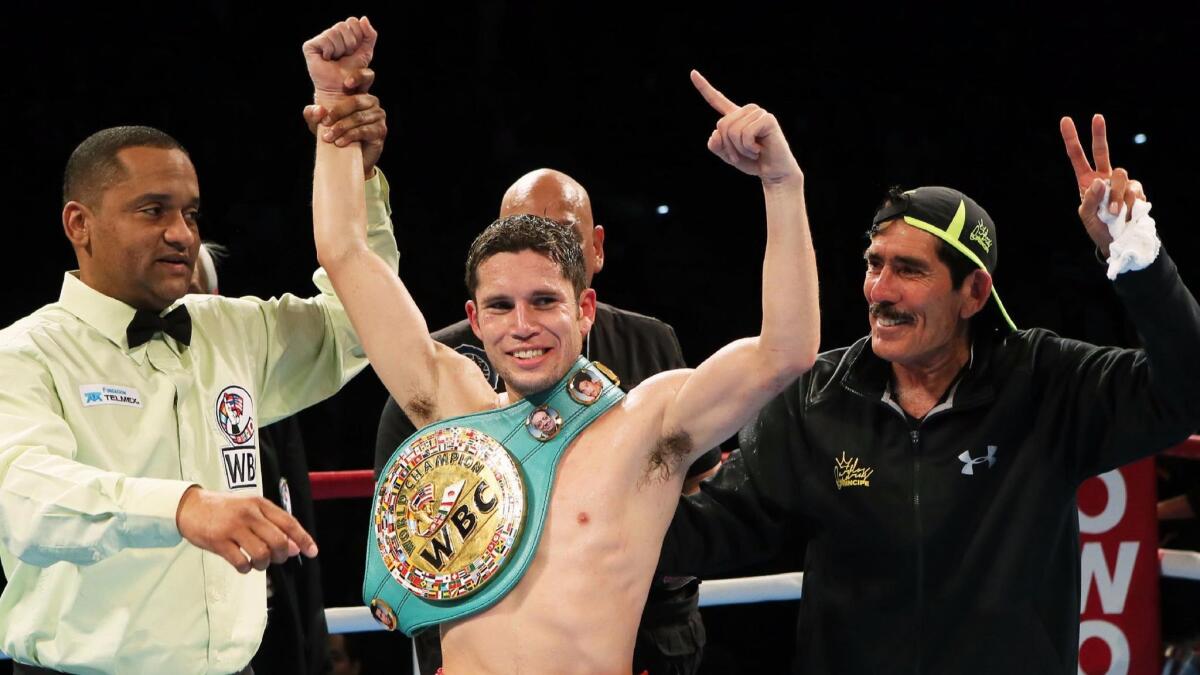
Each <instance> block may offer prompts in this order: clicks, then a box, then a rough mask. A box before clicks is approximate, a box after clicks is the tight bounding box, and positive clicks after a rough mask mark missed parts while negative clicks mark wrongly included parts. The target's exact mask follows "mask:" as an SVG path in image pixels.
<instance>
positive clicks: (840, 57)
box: [0, 0, 1200, 632]
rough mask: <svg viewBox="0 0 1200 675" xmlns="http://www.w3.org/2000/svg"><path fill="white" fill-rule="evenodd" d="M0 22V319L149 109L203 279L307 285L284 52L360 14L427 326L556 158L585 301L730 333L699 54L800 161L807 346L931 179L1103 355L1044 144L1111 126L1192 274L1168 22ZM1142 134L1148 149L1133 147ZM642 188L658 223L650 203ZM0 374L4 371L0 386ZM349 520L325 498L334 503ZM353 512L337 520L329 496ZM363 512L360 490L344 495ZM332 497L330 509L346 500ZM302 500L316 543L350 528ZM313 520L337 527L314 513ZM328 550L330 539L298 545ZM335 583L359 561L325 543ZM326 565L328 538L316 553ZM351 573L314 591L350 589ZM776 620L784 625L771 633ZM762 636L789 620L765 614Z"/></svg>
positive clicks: (729, 273) (754, 237) (235, 15)
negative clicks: (180, 171) (869, 235)
mask: <svg viewBox="0 0 1200 675" xmlns="http://www.w3.org/2000/svg"><path fill="white" fill-rule="evenodd" d="M46 7H47V9H44V10H37V11H32V10H29V9H26V10H24V11H17V10H6V11H9V12H10V13H9V14H7V16H6V19H7V21H6V22H5V23H6V24H7V26H6V30H4V31H3V33H4V38H3V39H2V40H0V53H2V54H3V56H4V62H5V63H6V64H7V65H8V66H9V67H8V68H7V69H6V72H4V73H3V75H2V76H0V77H2V78H3V83H2V85H0V86H2V87H3V90H4V96H5V105H4V111H5V115H4V117H5V121H6V122H7V123H6V124H5V125H4V131H3V133H2V134H0V139H2V140H0V148H2V150H3V156H4V157H5V159H6V160H7V161H5V162H4V164H5V169H4V171H5V173H6V174H7V175H6V180H5V181H4V185H5V188H4V189H5V193H4V197H5V203H6V204H8V205H9V213H8V214H7V221H6V223H5V225H6V227H7V229H8V232H9V236H8V237H7V238H6V243H5V245H3V246H2V247H0V269H3V270H4V271H5V272H6V273H7V274H8V279H9V288H10V292H9V293H6V294H5V295H4V299H3V301H2V302H0V324H7V323H10V322H12V321H13V320H16V319H17V318H19V317H21V316H23V315H25V314H27V313H29V312H31V311H33V310H34V309H36V308H37V307H38V306H40V305H42V304H45V303H48V302H52V301H53V300H54V299H56V298H57V294H58V289H59V286H60V284H61V274H62V271H64V270H66V269H72V268H74V261H73V254H72V252H71V250H70V247H69V246H68V244H67V242H66V240H65V238H64V236H63V234H62V231H61V227H60V223H59V211H60V207H61V204H60V196H59V195H60V181H61V170H62V166H63V164H64V163H65V161H66V158H67V156H68V154H69V153H70V151H71V150H72V149H73V148H74V146H75V145H76V144H77V143H79V141H81V140H82V139H83V138H84V137H86V136H87V135H89V134H90V133H92V132H94V131H96V130H98V129H100V128H103V127H107V126H112V125H117V124H149V125H152V126H156V127H159V128H162V129H164V130H165V131H167V132H169V133H171V134H172V135H174V136H176V137H177V138H178V139H179V140H180V141H181V142H182V143H183V144H184V145H185V146H186V147H187V148H188V149H189V150H190V152H191V155H192V158H193V160H194V162H195V164H196V167H197V171H198V172H199V175H200V183H201V190H202V194H203V207H202V211H203V226H202V233H203V235H204V237H205V238H206V239H212V240H216V241H218V242H221V243H223V244H226V245H228V246H229V247H230V248H231V249H232V251H233V256H232V257H231V259H230V260H229V261H228V262H227V263H226V265H225V267H224V269H223V270H222V272H221V287H222V290H223V291H224V292H225V293H226V294H254V295H259V296H263V297H266V296H270V295H275V294H280V293H284V292H295V293H300V294H308V293H310V292H311V289H312V287H311V284H310V282H309V280H308V279H309V275H310V274H311V272H312V269H313V268H314V267H315V265H316V257H315V254H314V252H313V244H312V234H311V221H310V214H309V204H310V197H311V187H310V183H311V167H312V161H311V157H312V141H311V139H310V137H309V136H308V134H307V131H306V129H305V128H304V125H303V122H302V120H301V117H300V110H301V108H302V106H303V105H304V104H305V103H306V102H307V101H308V100H309V97H310V94H311V92H310V86H309V83H308V78H307V75H306V73H305V69H304V63H303V59H302V57H301V54H300V44H301V43H302V42H303V40H305V39H306V38H308V37H310V36H311V35H313V34H315V33H316V32H318V31H319V30H321V29H323V28H325V27H327V26H328V25H330V24H331V23H332V22H334V21H336V20H339V19H343V18H345V17H346V15H347V14H348V13H350V12H354V13H356V14H363V13H366V14H367V15H369V16H370V17H371V19H372V22H373V23H374V24H375V25H376V27H377V28H378V29H379V31H380V41H379V45H378V48H377V51H376V57H375V62H374V64H373V66H374V68H375V69H376V71H377V72H378V80H377V83H376V86H375V88H374V93H376V94H377V95H378V96H379V97H380V98H381V99H382V101H383V105H384V107H385V108H386V109H387V111H388V113H389V128H390V134H389V138H388V142H387V147H386V149H385V151H384V156H383V159H382V161H381V164H380V165H381V166H382V167H383V169H384V170H385V172H386V173H387V176H388V178H389V180H390V182H391V185H392V204H393V207H394V209H395V214H394V220H395V223H396V231H397V235H398V239H399V242H400V247H401V251H402V255H403V257H402V260H401V276H402V278H403V279H404V280H405V281H406V283H407V284H408V287H409V289H410V290H411V292H412V293H413V295H414V296H415V298H416V299H417V301H418V303H419V304H420V305H421V307H422V308H423V309H424V311H425V315H426V318H427V320H428V323H429V325H430V327H431V328H437V327H440V326H443V325H445V324H448V323H450V322H452V321H455V320H457V319H459V318H461V316H462V315H463V310H462V304H463V301H464V299H465V292H464V290H463V289H462V285H461V277H462V272H461V270H462V261H463V258H464V255H465V251H466V248H467V245H468V244H469V242H470V240H471V239H472V238H473V237H474V235H475V234H476V233H477V232H478V231H479V230H480V229H481V228H482V227H483V226H484V225H486V224H487V223H488V222H490V220H491V219H492V218H493V217H494V216H495V213H496V210H497V207H498V204H499V199H500V195H501V194H502V192H503V191H504V189H505V187H507V185H508V184H509V183H511V182H512V181H513V180H514V179H515V178H516V177H518V176H519V175H520V174H522V173H524V172H526V171H528V170H531V169H534V168H537V167H540V166H550V167H554V168H558V169H561V170H563V171H566V172H567V173H569V174H571V175H573V176H575V177H576V178H577V179H579V180H580V181H581V182H582V183H583V184H584V185H585V186H587V188H588V189H589V191H590V192H591V196H592V200H593V204H594V207H595V215H596V222H597V223H600V224H603V225H605V227H606V228H607V230H608V245H607V249H608V256H609V257H608V262H607V265H606V267H605V270H604V271H603V273H602V274H601V275H600V276H598V277H597V279H596V287H597V289H598V291H599V295H600V297H601V299H603V300H605V301H608V302H611V303H613V304H616V305H618V306H621V307H625V308H629V309H634V310H637V311H641V312H644V313H647V314H651V315H654V316H658V317H660V318H662V319H664V320H666V321H668V322H670V323H671V324H673V325H674V326H675V327H676V329H677V331H678V334H679V337H680V339H681V341H682V343H683V346H684V351H685V354H686V356H687V357H688V360H689V361H690V362H692V363H697V362H699V361H700V360H702V359H703V358H704V357H705V356H707V355H708V354H710V353H712V352H713V351H714V350H715V349H716V348H717V347H719V346H720V345H722V344H724V343H726V342H728V341H730V340H732V339H734V338H736V337H741V336H745V335H752V334H755V333H756V332H757V327H758V322H759V320H760V306H761V305H760V302H759V298H760V295H761V283H760V268H761V257H762V246H763V242H764V226H763V217H762V205H761V197H760V191H759V189H758V186H757V184H756V181H755V180H754V179H752V178H749V177H747V176H744V175H741V174H739V173H737V172H736V171H735V170H733V169H732V168H730V167H728V166H725V165H724V164H723V163H722V162H720V161H719V160H718V159H716V158H715V157H713V156H711V155H710V154H709V153H708V152H707V150H706V149H705V147H704V143H705V140H706V139H707V136H708V133H709V131H710V129H711V128H712V125H713V123H714V122H715V120H716V115H715V114H714V113H713V112H712V111H711V110H710V109H709V108H708V107H707V105H706V104H705V103H704V102H703V101H702V100H701V99H700V97H699V96H698V95H697V94H696V93H695V91H694V90H693V88H692V86H691V84H690V83H689V81H688V77H687V73H688V70H689V69H690V68H692V67H696V68H698V69H699V70H701V72H703V73H704V74H705V75H707V76H708V77H709V79H710V80H711V81H712V82H713V83H714V84H715V85H716V86H717V87H719V88H721V89H722V90H724V91H725V93H726V94H727V95H729V96H730V97H731V98H733V99H734V100H735V101H738V102H747V101H754V102H757V103H759V104H761V105H763V106H764V107H766V108H767V109H768V110H771V111H772V112H774V113H775V114H776V115H777V116H778V118H779V120H780V122H781V123H782V125H783V128H784V131H785V133H786V134H787V136H788V138H789V140H790V143H791V146H792V149H793V151H794V152H795V154H796V156H797V158H798V159H799V161H800V164H801V166H802V167H803V168H804V170H805V173H806V177H807V194H808V207H809V214H810V217H811V222H812V228H813V237H814V239H815V242H816V246H817V251H818V258H819V267H820V275H821V282H822V335H823V345H824V346H825V347H826V348H833V347H837V346H839V345H842V344H845V343H848V342H849V341H851V340H853V339H854V338H856V337H858V336H859V335H861V334H862V333H864V332H865V328H866V324H865V321H864V319H865V316H864V303H863V300H862V295H861V279H862V276H861V275H862V271H861V268H862V263H861V257H860V254H861V251H862V249H863V247H864V239H863V236H862V233H863V232H864V231H865V229H866V228H867V226H868V225H869V221H870V217H871V214H872V213H873V210H874V207H875V206H876V204H877V203H878V201H879V199H880V197H881V195H882V193H883V191H884V190H885V189H886V187H887V186H889V185H893V184H899V185H903V186H907V187H912V186H917V185H922V184H945V185H951V186H954V187H957V188H959V189H961V190H963V191H964V192H966V193H968V194H970V195H971V196H973V197H974V198H975V199H976V200H977V201H979V202H980V203H981V204H982V205H983V206H984V207H985V208H987V209H988V210H989V212H990V213H991V215H992V216H993V218H994V220H995V221H996V223H997V225H998V228H999V232H1000V237H999V243H1000V246H1001V251H1002V255H1001V257H1000V261H1001V264H1000V268H999V272H998V274H997V275H996V281H997V285H998V288H999V289H1000V291H1001V294H1002V297H1003V298H1004V300H1005V304H1006V305H1007V306H1008V308H1009V310H1010V313H1011V314H1012V315H1013V317H1014V319H1015V320H1016V321H1017V323H1018V324H1019V325H1020V326H1022V327H1028V326H1034V325H1040V326H1045V327H1049V328H1052V329H1054V330H1057V331H1058V332H1060V333H1063V334H1066V335H1070V336H1073V337H1080V338H1084V339H1089V340H1092V341H1097V342H1106V343H1116V342H1120V343H1127V342H1128V341H1129V340H1130V339H1131V338H1132V336H1131V335H1130V334H1129V332H1128V329H1127V328H1125V327H1124V324H1123V322H1122V316H1121V312H1120V309H1119V307H1118V306H1117V305H1116V301H1115V299H1114V296H1113V293H1112V291H1111V288H1110V286H1109V285H1108V283H1107V281H1106V280H1105V279H1104V271H1103V267H1102V266H1100V265H1099V264H1098V263H1096V262H1095V260H1094V259H1093V252H1092V246H1091V243H1090V241H1089V240H1088V239H1087V237H1086V235H1085V234H1084V232H1083V228H1082V226H1081V225H1080V224H1079V222H1078V219H1077V217H1076V215H1075V207H1076V205H1077V204H1078V199H1077V194H1076V189H1075V185H1074V179H1073V176H1072V174H1071V170H1070V167H1069V164H1068V163H1067V161H1066V158H1065V156H1064V153H1063V149H1062V142H1061V140H1060V138H1059V134H1058V119H1059V117H1060V116H1062V115H1071V116H1073V117H1074V118H1075V119H1076V121H1077V124H1079V125H1080V127H1081V129H1083V130H1084V135H1085V137H1086V135H1087V132H1086V129H1087V125H1088V119H1089V117H1090V115H1091V113H1093V112H1103V113H1105V115H1106V116H1107V118H1108V121H1109V128H1110V135H1109V140H1110V144H1111V147H1112V154H1113V158H1114V161H1115V162H1116V163H1117V164H1118V165H1123V166H1126V167H1128V168H1129V170H1130V172H1131V174H1132V175H1133V176H1134V177H1136V178H1138V179H1140V180H1142V181H1143V182H1144V183H1145V185H1146V189H1147V192H1148V193H1149V195H1150V197H1151V199H1152V200H1153V201H1154V205H1155V208H1154V213H1153V215H1154V216H1155V217H1156V219H1157V220H1158V223H1159V231H1160V234H1161V236H1162V238H1163V240H1164V241H1165V242H1166V244H1167V245H1168V246H1169V248H1170V250H1171V251H1172V254H1173V257H1174V258H1175V259H1176V260H1177V261H1178V262H1179V263H1180V265H1181V267H1183V268H1184V269H1183V273H1184V276H1185V279H1186V280H1187V281H1189V283H1192V284H1193V285H1194V282H1195V280H1196V279H1197V276H1196V275H1197V274H1200V265H1196V264H1194V260H1193V258H1194V256H1193V255H1191V254H1192V252H1194V251H1195V250H1196V247H1195V244H1196V240H1197V235H1196V233H1195V228H1196V225H1195V222H1194V221H1195V219H1194V216H1192V215H1189V214H1191V213H1193V212H1194V210H1195V203H1196V202H1195V199H1196V193H1197V190H1196V187H1197V178H1198V176H1197V170H1196V165H1195V163H1194V161H1193V155H1194V153H1195V152H1196V148H1197V143H1196V130H1195V128H1194V127H1195V123H1194V122H1193V117H1194V113H1193V108H1192V104H1191V101H1192V99H1193V96H1192V95H1191V89H1192V88H1193V87H1194V83H1195V81H1196V78H1195V73H1196V65H1197V63H1198V61H1197V56H1200V49H1198V47H1197V28H1198V25H1197V24H1198V21H1197V15H1196V12H1195V10H1190V9H1185V10H1181V9H1176V10H1171V11H1162V10H1159V9H1153V8H1151V7H1150V6H1148V5H1145V4H1138V3H1130V4H1122V5H1101V4H1093V3H1070V4H1069V5H1064V6H1063V7H1061V8H1057V7H1048V6H1043V5H1032V4H1031V5H1022V4H1010V3H988V5H987V7H986V9H980V8H977V7H975V6H973V5H965V4H964V5H962V6H958V5H955V6H950V5H947V6H934V7H923V8H913V7H905V6H901V5H894V6H889V7H877V6H871V5H866V4H860V3H834V4H831V5H825V6H820V7H814V6H810V5H807V4H804V3H787V4H773V3H753V2H741V3H722V4H718V5H710V6H705V5H701V4H699V3H691V4H687V5H678V6H674V7H672V6H667V5H663V6H660V5H658V4H656V3H649V2H643V3H640V4H611V3H578V4H576V3H517V2H491V3H483V4H469V3H409V2H403V3H402V2H390V3H379V2H364V3H354V4H345V3H341V4H339V5H338V6H336V7H333V6H330V5H329V4H326V3H315V2H292V3H288V4H287V5H284V6H279V7H277V6H275V5H272V4H269V3H261V4H260V3H250V2H242V3H236V2H228V1H220V0H213V1H209V2H195V3H164V2H135V3H124V4H121V5H115V4H114V5H112V6H100V3H92V4H87V5H84V4H72V3H53V4H49V5H47V6H46ZM1136 133H1144V134H1146V135H1147V137H1148V142H1146V143H1145V144H1143V145H1135V144H1134V143H1133V136H1134V134H1136ZM659 204H666V205H668V206H669V208H670V211H669V213H668V214H667V215H659V214H657V213H656V207H657V206H658V205H659ZM0 377H2V374H0ZM384 396H385V393H384V390H383V388H382V387H381V386H380V384H379V383H378V381H377V380H376V379H375V378H374V376H373V375H371V374H370V373H369V372H368V373H365V374H364V375H363V376H361V377H359V378H358V379H357V380H355V382H353V383H352V384H351V385H349V386H348V387H347V389H346V390H345V391H344V392H343V393H342V394H341V395H340V396H339V397H337V398H336V399H334V400H333V401H330V402H327V403H325V404H322V405H321V406H318V407H317V408H315V409H314V410H312V411H309V412H307V413H305V414H304V415H303V416H302V418H301V421H302V424H303V426H304V429H305V432H306V436H307V437H306V441H307V444H308V446H309V448H310V454H311V455H312V460H311V462H312V464H313V468H314V469H333V468H366V467H369V466H370V465H371V448H372V445H373V439H374V433H375V422H376V420H377V417H378V412H379V409H380V407H381V404H382V402H383V399H384ZM346 508H352V507H350V506H347V507H346ZM354 508H357V507H354ZM363 508H364V509H365V507H363ZM355 513H357V512H355ZM359 517H360V516H359V515H352V516H350V515H347V516H345V517H343V516H342V515H340V514H338V513H333V514H332V515H330V514H326V515H324V516H322V518H323V520H322V521H321V525H320V527H323V528H324V530H323V532H326V533H331V531H333V530H337V529H345V530H353V529H361V528H357V526H351V525H349V524H348V523H347V522H343V521H350V522H352V523H359V524H361V523H363V522H365V520H358V519H359ZM330 521H333V522H330ZM331 534H332V533H331ZM322 541H326V539H322ZM347 546H348V547H349V550H348V551H347V555H346V556H345V557H346V559H347V560H348V561H349V567H348V568H347V571H346V572H345V576H346V577H350V576H352V575H353V573H352V572H351V571H349V569H350V567H353V568H355V569H357V567H358V563H359V561H360V560H361V553H360V552H359V551H355V550H353V546H352V545H349V544H348V545H347ZM323 550H324V551H325V555H324V556H322V558H323V559H326V566H327V567H330V568H335V573H338V574H340V573H341V572H340V571H339V570H336V566H335V565H333V564H331V563H332V562H333V561H332V560H330V559H329V558H331V557H332V556H331V555H330V552H331V549H330V547H328V546H326V547H324V549H323ZM357 582H358V580H357V579H349V580H348V581H347V582H346V583H345V589H340V588H337V587H338V583H337V582H334V583H331V584H330V586H331V587H332V588H331V590H330V593H331V596H332V597H331V602H335V603H336V604H350V603H354V602H355V601H356V584H357ZM786 622H787V621H786V619H785V620H784V621H783V623H786ZM785 632H786V631H785Z"/></svg>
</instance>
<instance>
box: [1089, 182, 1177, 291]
mask: <svg viewBox="0 0 1200 675" xmlns="http://www.w3.org/2000/svg"><path fill="white" fill-rule="evenodd" d="M1111 190H1112V187H1111V186H1108V187H1105V188H1104V199H1103V200H1101V202H1100V208H1099V209H1098V210H1097V211H1096V215H1097V216H1099V217H1100V220H1102V221H1104V224H1105V225H1108V232H1109V234H1111V235H1112V238H1113V241H1112V243H1111V244H1109V246H1108V278H1109V279H1116V278H1117V275H1118V274H1121V273H1122V272H1128V271H1130V270H1140V269H1145V268H1146V267H1147V266H1149V265H1150V263H1152V262H1154V259H1155V258H1157V257H1158V250H1159V249H1160V248H1162V243H1161V242H1160V241H1159V240H1158V231H1157V230H1155V229H1154V219H1153V218H1151V217H1150V202H1148V201H1145V200H1142V199H1139V200H1137V201H1135V202H1134V203H1133V214H1132V215H1131V216H1130V218H1129V220H1128V222H1126V219H1125V214H1126V212H1127V211H1128V210H1129V207H1128V206H1127V205H1125V204H1121V212H1120V213H1118V214H1116V215H1113V214H1111V213H1109V212H1108V198H1109V193H1110V192H1111Z"/></svg>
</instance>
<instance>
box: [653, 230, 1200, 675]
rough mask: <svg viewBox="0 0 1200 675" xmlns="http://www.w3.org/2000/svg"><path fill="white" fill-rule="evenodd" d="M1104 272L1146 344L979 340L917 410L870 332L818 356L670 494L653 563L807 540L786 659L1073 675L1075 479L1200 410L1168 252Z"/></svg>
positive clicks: (1198, 368)
mask: <svg viewBox="0 0 1200 675" xmlns="http://www.w3.org/2000/svg"><path fill="white" fill-rule="evenodd" d="M1115 287H1116V290H1117V293H1118V295H1119V296H1120V297H1121V299H1122V301H1123V302H1124V304H1125V306H1126V308H1127V309H1128V313H1129V315H1130V317H1131V318H1132V319H1133V322H1134V324H1135V326H1136V327H1137V329H1138V331H1139V333H1140V336H1141V338H1142V342H1143V344H1144V349H1141V350H1130V349H1115V348H1103V347H1095V346H1092V345H1088V344H1085V343H1082V342H1077V341H1074V340H1068V339H1063V338H1060V337H1057V336H1055V335H1053V334H1052V333H1049V332H1047V331H1044V330H1036V329H1035V330H1027V331H1020V332H1018V333H1014V334H1010V335H1007V336H992V337H990V338H987V339H983V338H981V339H977V340H976V341H975V344H974V345H973V348H972V355H971V361H970V363H969V364H968V365H967V366H966V367H965V369H964V372H963V373H962V376H961V378H960V379H959V380H958V383H957V384H956V385H955V386H954V387H952V389H951V390H950V392H948V396H947V398H946V400H945V401H944V402H943V403H942V404H941V405H938V406H937V407H935V408H934V409H933V410H931V411H930V413H929V414H928V415H926V417H925V418H924V419H923V420H921V421H919V422H917V421H914V420H912V419H911V418H909V417H907V416H906V415H905V414H903V412H902V411H901V410H900V409H899V407H898V406H896V405H895V404H894V403H892V402H891V400H890V396H889V395H888V389H889V382H890V381H891V369H890V364H888V363H887V362H885V361H883V360H881V359H879V358H878V357H876V356H875V355H874V353H873V352H872V351H871V347H870V340H869V338H864V339H862V340H859V341H858V342H857V343H855V344H854V345H853V346H851V347H849V348H846V349H839V350H835V351H832V352H828V353H825V354H822V355H821V356H820V357H819V359H818V361H817V363H816V365H815V366H814V367H813V369H812V370H811V371H810V372H809V373H807V374H806V375H804V376H803V377H801V378H800V379H799V380H798V381H797V383H796V384H795V385H793V386H791V387H789V388H788V389H787V390H786V391H785V392H784V393H783V394H781V395H780V396H779V397H778V398H776V399H775V400H774V401H772V402H771V403H770V404H768V405H767V407H766V408H764V409H763V410H762V411H761V412H760V414H759V415H758V416H757V417H756V419H755V420H754V421H753V422H752V423H751V424H750V425H748V426H747V427H746V428H745V429H744V430H743V431H742V434H741V436H740V440H741V448H742V457H740V458H739V459H736V460H735V461H733V462H730V463H727V465H726V466H725V467H723V469H722V471H721V472H720V473H719V474H718V476H717V478H716V479H714V480H713V481H710V483H709V484H708V485H705V486H704V487H703V488H702V494H700V495H698V496H697V497H695V498H689V499H686V500H681V505H680V508H679V510H678V511H677V513H676V517H675V521H674V523H673V524H672V526H671V530H670V532H669V533H668V537H667V542H666V545H665V546H664V552H663V560H662V563H661V567H660V569H662V570H663V571H666V572H672V571H674V572H679V573H691V574H700V575H702V576H703V575H707V574H715V573H719V572H721V571H722V570H725V569H731V568H735V567H744V566H745V565H746V564H747V563H748V562H750V561H751V560H753V559H755V558H758V559H764V558H765V557H766V556H768V555H770V553H771V552H772V551H773V549H774V548H775V547H776V546H777V545H778V544H779V542H780V541H781V539H782V537H789V536H808V537H809V542H808V549H807V554H806V558H805V569H804V573H805V579H804V597H803V598H802V600H801V603H800V619H799V628H798V636H797V652H798V654H797V658H796V662H795V672H798V673H800V672H802V673H863V674H867V673H870V674H875V673H916V674H922V675H924V674H937V675H952V674H953V675H957V674H960V673H1007V674H1014V675H1015V674H1018V673H1019V674H1022V675H1024V674H1026V673H1037V674H1039V675H1040V674H1046V673H1059V674H1061V675H1074V673H1075V672H1076V660H1077V651H1078V641H1079V638H1078V634H1079V592H1080V580H1079V559H1080V558H1079V522H1078V512H1077V509H1076V503H1075V493H1076V489H1077V488H1078V487H1079V484H1080V483H1081V482H1082V481H1083V480H1084V479H1085V478H1087V477H1089V476H1094V475H1096V474H1099V473H1102V472H1104V471H1108V470H1110V469H1113V468H1115V467H1118V466H1120V465H1123V464H1126V463H1128V462H1130V461H1133V460H1136V459H1138V458H1140V457H1144V456H1146V455H1149V454H1151V453H1153V452H1156V451H1158V450H1161V449H1163V448H1165V447H1168V446H1170V445H1173V444H1175V443H1177V442H1179V441H1180V440H1182V439H1183V438H1185V437H1186V436H1187V435H1188V434H1189V433H1190V432H1192V431H1193V430H1194V429H1195V428H1196V427H1197V426H1198V422H1200V397H1198V392H1200V388H1198V387H1197V384H1198V383H1200V359H1198V358H1197V353H1198V352H1200V308H1198V307H1197V304H1196V301H1195V299H1194V298H1193V297H1192V296H1191V294H1190V293H1189V292H1188V291H1187V289H1186V288H1185V287H1184V286H1183V284H1182V282H1181V281H1180V279H1179V277H1178V274H1177V272H1176V269H1175V266H1174V264H1173V263H1172V262H1171V261H1170V259H1169V258H1168V257H1167V255H1166V252H1165V251H1163V252H1162V254H1161V255H1160V256H1159V259H1158V260H1157V261H1156V262H1155V263H1153V264H1152V265H1151V266H1150V267H1148V268H1147V269H1145V270H1142V271H1138V272H1129V273H1126V274H1123V275H1121V276H1120V277H1118V280H1117V282H1116V283H1115Z"/></svg>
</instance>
